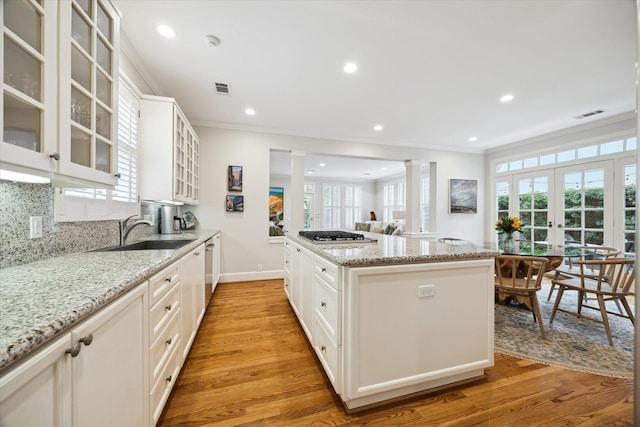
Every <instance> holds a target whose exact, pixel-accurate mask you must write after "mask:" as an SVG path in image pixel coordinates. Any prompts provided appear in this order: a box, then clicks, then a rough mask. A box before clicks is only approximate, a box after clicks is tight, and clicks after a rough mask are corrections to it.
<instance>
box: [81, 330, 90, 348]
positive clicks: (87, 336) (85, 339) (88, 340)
mask: <svg viewBox="0 0 640 427" xmlns="http://www.w3.org/2000/svg"><path fill="white" fill-rule="evenodd" d="M80 342H81V343H84V345H91V343H92V342H93V334H92V333H91V332H89V333H88V334H87V335H85V336H84V338H80Z"/></svg>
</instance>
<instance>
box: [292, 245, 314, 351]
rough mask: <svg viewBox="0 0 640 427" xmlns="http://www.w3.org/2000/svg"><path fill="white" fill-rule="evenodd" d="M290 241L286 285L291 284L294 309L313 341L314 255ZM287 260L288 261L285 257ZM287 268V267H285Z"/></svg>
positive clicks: (308, 336)
mask: <svg viewBox="0 0 640 427" xmlns="http://www.w3.org/2000/svg"><path fill="white" fill-rule="evenodd" d="M288 243H289V259H288V261H289V265H290V267H289V269H290V274H291V277H290V279H291V280H290V281H289V283H287V281H285V286H286V285H289V288H290V291H289V295H290V301H291V306H292V307H293V311H295V313H296V315H297V316H298V319H299V320H300V324H301V325H302V329H303V330H304V332H305V334H306V335H307V338H309V342H313V339H312V336H313V335H312V333H313V270H314V266H313V258H314V255H313V253H312V252H311V251H309V250H308V249H305V248H303V247H302V246H300V245H298V244H295V243H293V242H288ZM285 261H287V260H286V259H285ZM285 268H286V267H285Z"/></svg>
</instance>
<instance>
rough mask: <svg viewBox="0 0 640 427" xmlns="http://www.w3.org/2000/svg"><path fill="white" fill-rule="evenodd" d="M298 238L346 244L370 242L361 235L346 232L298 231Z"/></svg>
mask: <svg viewBox="0 0 640 427" xmlns="http://www.w3.org/2000/svg"><path fill="white" fill-rule="evenodd" d="M298 234H299V235H300V237H304V238H305V239H309V240H313V241H314V242H329V243H340V242H343V243H348V242H357V241H370V239H365V237H364V235H363V234H358V233H349V232H348V231H300V232H299V233H298Z"/></svg>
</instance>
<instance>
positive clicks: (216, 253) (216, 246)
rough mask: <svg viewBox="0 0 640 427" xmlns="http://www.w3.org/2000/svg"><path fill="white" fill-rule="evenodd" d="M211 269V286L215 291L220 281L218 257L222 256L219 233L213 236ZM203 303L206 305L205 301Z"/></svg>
mask: <svg viewBox="0 0 640 427" xmlns="http://www.w3.org/2000/svg"><path fill="white" fill-rule="evenodd" d="M212 250H213V267H212V270H211V276H212V277H211V284H212V286H213V290H214V291H215V289H216V285H217V284H218V282H219V281H220V274H221V271H220V256H221V254H222V240H221V239H220V233H218V234H216V235H215V236H213V249H212ZM205 303H207V302H206V301H205Z"/></svg>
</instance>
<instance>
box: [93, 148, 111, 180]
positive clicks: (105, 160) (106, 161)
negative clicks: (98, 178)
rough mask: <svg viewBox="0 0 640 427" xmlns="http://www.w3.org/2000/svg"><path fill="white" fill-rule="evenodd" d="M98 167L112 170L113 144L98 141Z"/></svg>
mask: <svg viewBox="0 0 640 427" xmlns="http://www.w3.org/2000/svg"><path fill="white" fill-rule="evenodd" d="M96 169H98V170H101V171H103V172H109V171H110V170H111V144H109V143H107V142H104V141H100V140H98V141H97V142H96Z"/></svg>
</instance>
